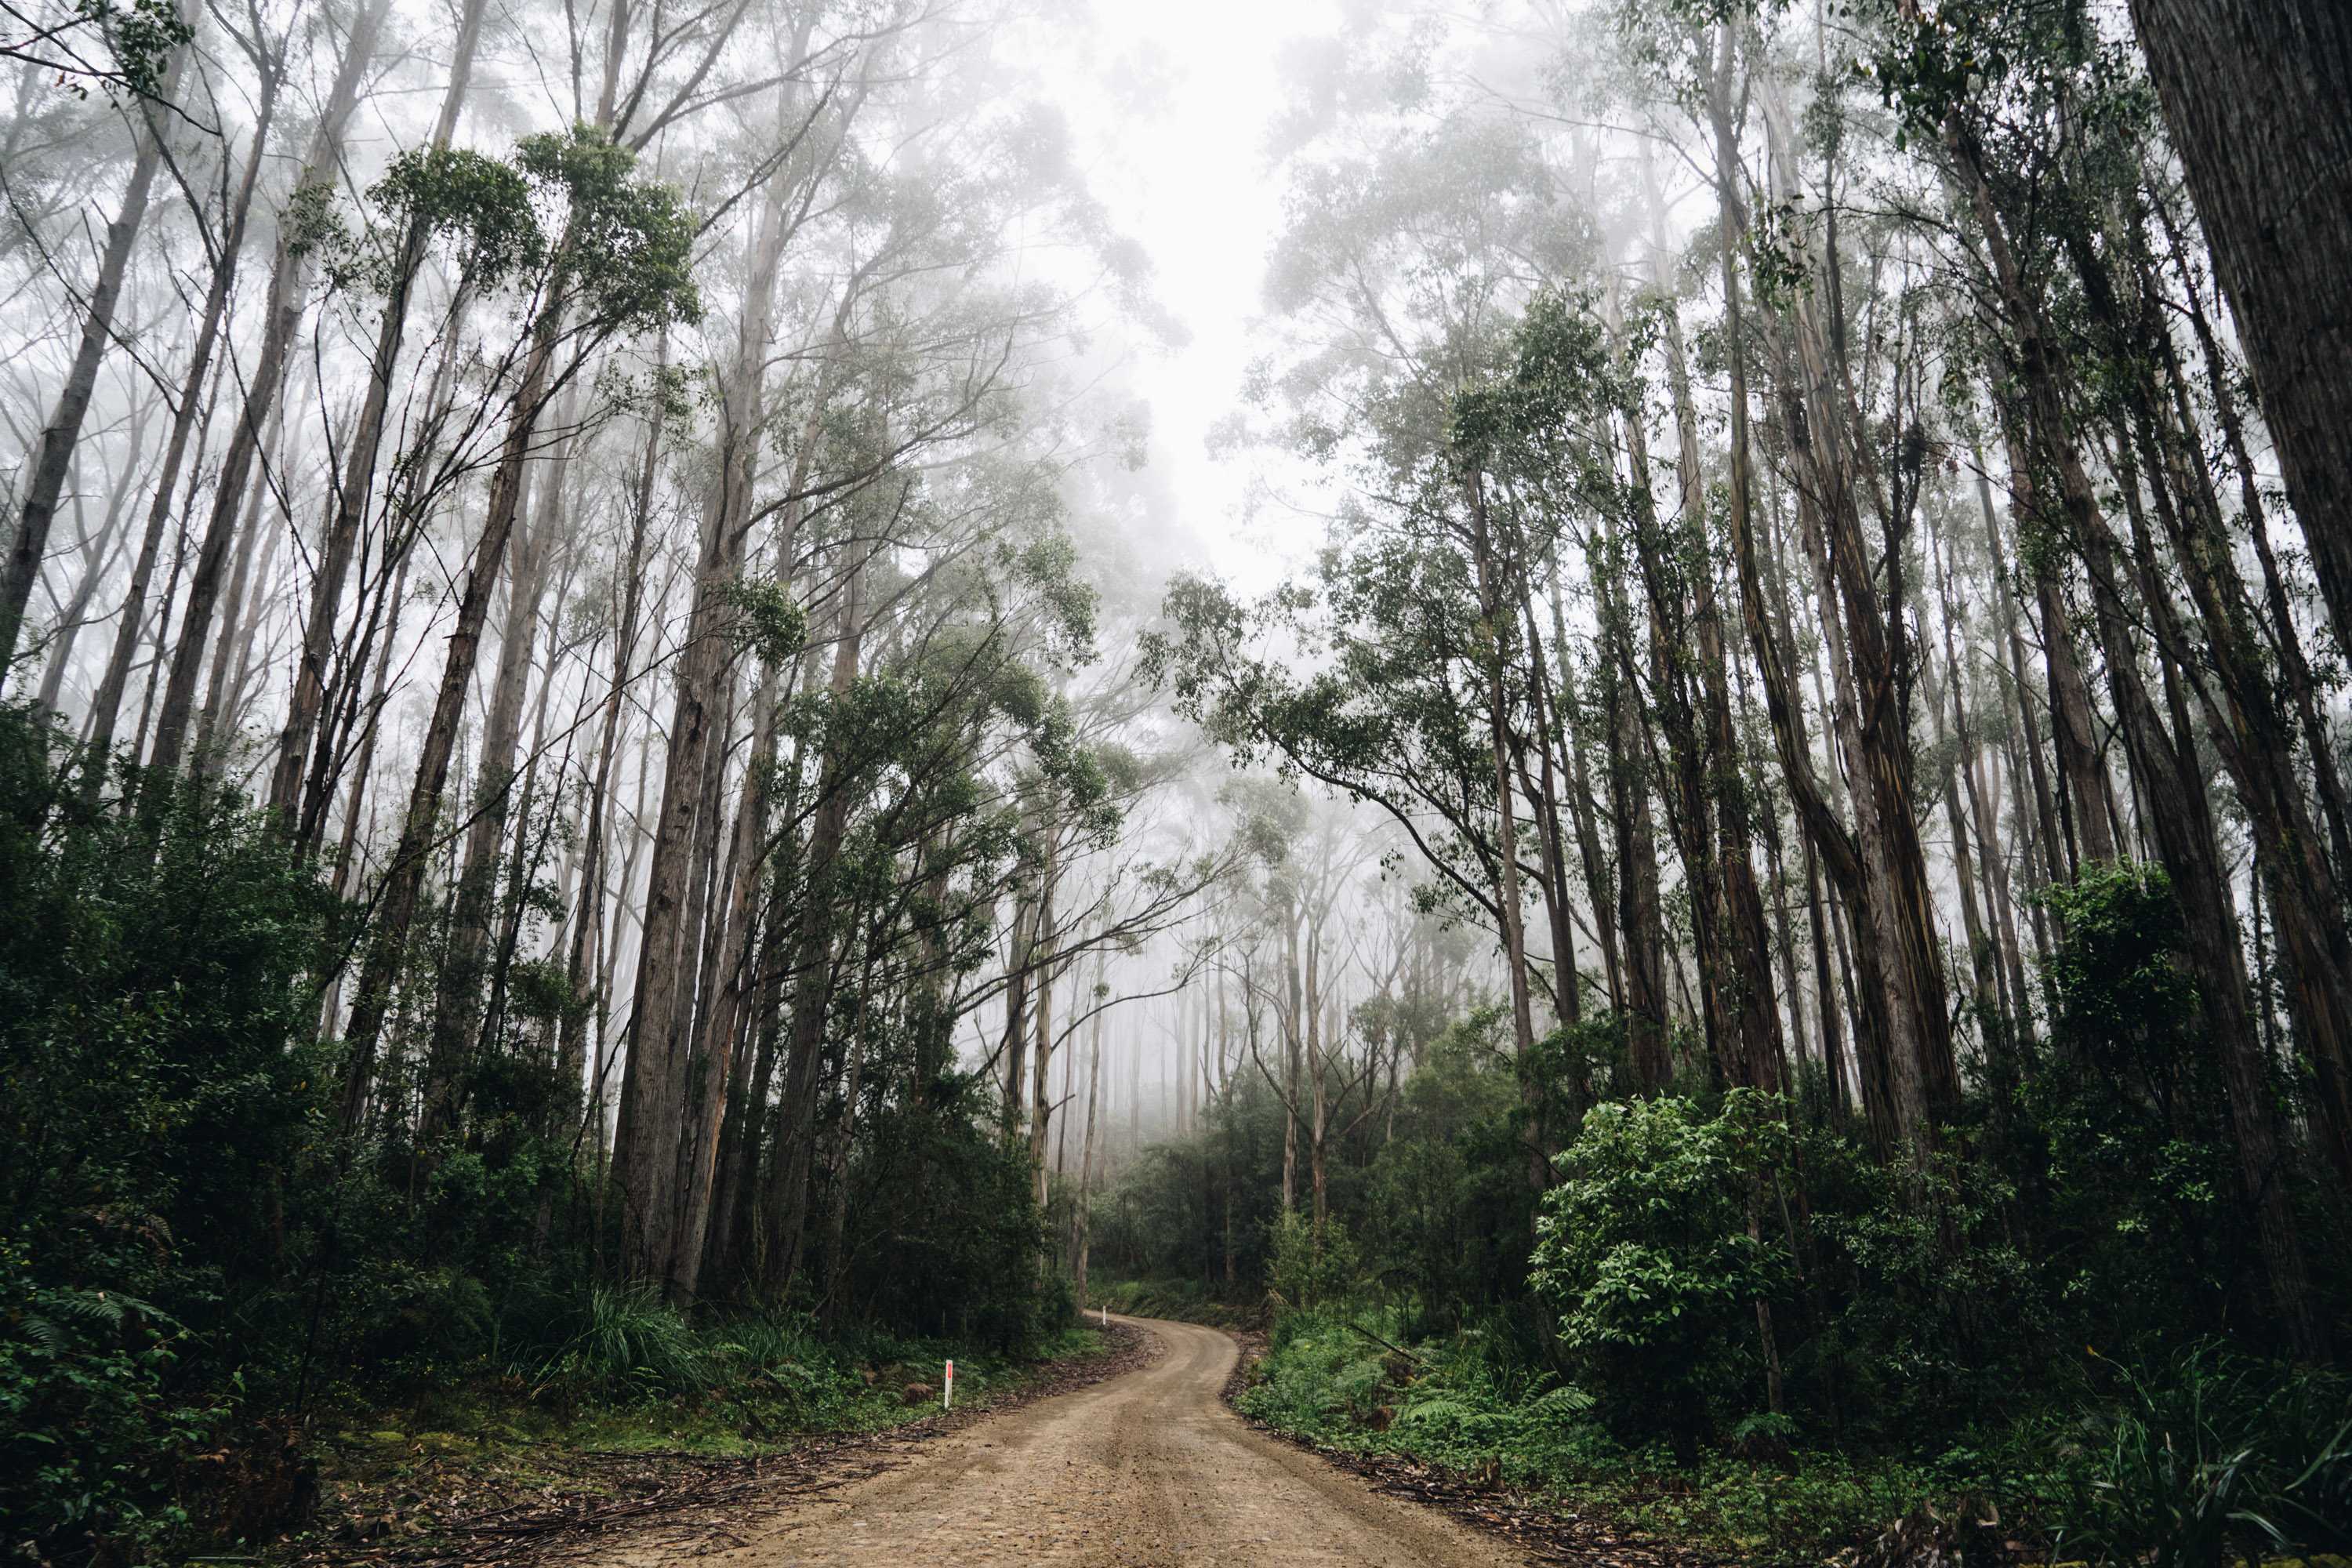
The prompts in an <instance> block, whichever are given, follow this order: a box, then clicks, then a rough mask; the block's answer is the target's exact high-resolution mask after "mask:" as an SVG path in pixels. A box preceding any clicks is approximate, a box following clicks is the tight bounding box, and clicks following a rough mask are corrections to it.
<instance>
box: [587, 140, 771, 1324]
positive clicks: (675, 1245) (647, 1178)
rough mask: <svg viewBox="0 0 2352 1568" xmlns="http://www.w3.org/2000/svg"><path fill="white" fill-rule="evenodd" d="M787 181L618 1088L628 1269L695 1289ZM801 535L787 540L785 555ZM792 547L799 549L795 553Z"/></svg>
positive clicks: (766, 209)
mask: <svg viewBox="0 0 2352 1568" xmlns="http://www.w3.org/2000/svg"><path fill="white" fill-rule="evenodd" d="M786 184H787V181H786V179H785V177H784V176H783V175H782V174H779V175H777V176H775V177H774V178H773V179H772V181H771V182H770V184H769V187H768V190H767V192H766V194H765V196H764V198H763V200H762V202H761V208H760V216H759V221H758V224H757V226H756V227H755V230H754V233H753V237H752V240H751V257H750V279H749V281H748V283H747V285H746V288H745V293H744V301H743V311H742V316H741V318H740V321H739V322H738V324H737V341H736V344H735V354H734V360H733V363H732V364H731V365H730V367H729V371H728V374H727V375H726V377H725V379H724V381H723V382H722V383H721V385H720V389H719V395H720V400H721V409H720V426H719V454H718V462H717V463H716V465H715V466H714V468H713V471H712V478H711V481H710V485H709V489H708V491H707V492H706V494H705V497H704V500H703V526H702V531H701V541H700V546H699V549H700V554H699V559H698V566H697V570H696V576H695V588H694V601H693V608H692V610H691V611H690V613H689V619H688V626H687V632H686V645H685V647H684V649H683V651H682V653H681V655H680V657H679V659H678V674H677V698H676V700H675V703H674V706H673V710H672V714H671V719H670V726H669V737H668V739H669V744H668V747H667V753H666V757H665V769H664V773H663V779H662V795H661V807H660V815H659V816H658V817H657V818H656V826H655V829H654V845H653V850H652V857H653V858H652V865H651V870H650V873H649V881H648V885H647V888H646V905H645V921H646V935H645V941H644V943H643V945H642V946H641V947H640V949H639V952H638V967H637V990H636V1008H635V1014H634V1016H633V1017H632V1020H631V1024H630V1031H629V1064H628V1069H627V1073H626V1076H625V1078H624V1079H623V1081H622V1088H621V1132H620V1137H619V1140H618V1142H616V1144H615V1147H614V1161H613V1173H614V1182H615V1183H616V1184H618V1185H619V1187H620V1188H621V1191H622V1194H623V1206H622V1211H621V1212H622V1243H621V1247H622V1258H623V1261H624V1266H625V1268H627V1269H628V1270H629V1272H630V1274H631V1277H632V1278H635V1279H642V1280H646V1281H650V1282H658V1283H660V1284H661V1285H662V1286H663V1288H664V1289H667V1290H668V1291H670V1292H672V1293H673V1295H674V1296H676V1297H677V1298H678V1299H686V1298H689V1297H691V1295H692V1293H693V1289H694V1284H695V1278H696V1275H697V1274H698V1272H699V1270H700V1267H701V1246H700V1241H699V1238H698V1237H696V1238H695V1240H694V1242H693V1244H692V1245H691V1246H688V1244H687V1239H686V1238H687V1237H688V1235H689V1234H690V1233H693V1232H695V1231H697V1230H698V1229H699V1226H696V1225H693V1224H690V1223H688V1215H687V1213H686V1211H687V1209H688V1208H689V1207H698V1206H699V1205H698V1203H697V1202H696V1200H695V1199H694V1198H693V1197H692V1196H691V1195H690V1194H688V1193H686V1192H683V1191H681V1190H679V1182H680V1181H681V1179H682V1178H681V1175H680V1173H679V1171H678V1168H677V1157H676V1156H677V1148H678V1142H677V1126H678V1123H677V1118H679V1117H680V1116H682V1115H683V1114H684V1113H685V1102H686V1100H687V1099H688V1083H687V1080H686V1074H687V1071H688V1058H689V1056H690V1055H691V1052H690V1049H689V1046H690V1041H689V1040H688V1020H687V1019H686V1018H685V1017H683V1016H682V1015H683V1014H685V1013H686V1012H687V1011H688V1009H689V1008H690V1007H691V1005H692V998H693V994H694V992H693V988H692V986H691V984H690V983H689V982H690V979H691V976H692V969H691V967H690V965H689V963H688V962H686V960H685V955H684V953H683V952H682V950H681V947H680V942H681V938H682V936H683V934H684V932H685V931H686V930H687V929H688V927H687V915H688V900H689V895H690V888H689V881H690V876H691V868H692V864H693V857H692V854H691V850H692V848H693V847H694V844H695V835H696V827H697V823H698V821H702V820H706V819H707V815H708V814H706V813H705V812H704V811H703V810H702V805H703V800H704V796H705V795H706V794H707V792H708V789H709V784H710V783H711V782H712V781H711V779H710V777H709V773H710V769H711V762H712V753H713V747H714V744H715V743H716V740H717V738H718V735H719V731H720V729H721V728H722V727H723V721H721V719H720V712H721V710H722V709H723V708H724V707H725V706H726V705H727V700H726V696H725V693H724V691H723V688H724V687H726V686H727V685H729V684H730V682H731V679H732V673H733V666H734V662H735V650H734V648H733V647H732V646H731V644H730V638H729V637H728V635H727V630H728V622H729V617H730V599H729V597H728V595H729V590H730V588H731V586H732V585H733V584H734V582H735V580H736V578H737V577H738V576H739V575H740V571H741V565H742V561H743V552H744V541H745V534H746V531H748V529H749V527H750V519H751V501H752V487H753V480H754V477H755V474H756V471H757V468H758V464H759V458H760V454H761V450H762V449H763V447H764V437H765V434H766V425H767V415H766V409H767V376H768V363H767V360H768V349H769V344H770V343H771V342H772V340H773V338H774V336H775V283H776V274H777V270H778V267H779V264H780V262H781V259H782V250H783V245H784V240H785V237H786V233H787V230H786V228H785V225H784V221H783V218H784V200H785V195H786V190H785V187H786ZM791 548H792V546H791V544H790V542H786V544H785V545H784V549H785V551H786V552H789V551H790V550H791ZM787 558H789V557H787Z"/></svg>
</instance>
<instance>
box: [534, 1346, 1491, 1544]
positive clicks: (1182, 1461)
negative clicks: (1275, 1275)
mask: <svg viewBox="0 0 2352 1568" xmlns="http://www.w3.org/2000/svg"><path fill="white" fill-rule="evenodd" d="M1114 1323H1115V1326H1122V1327H1130V1328H1132V1329H1135V1330H1140V1331H1143V1332H1144V1333H1146V1334H1148V1335H1149V1337H1150V1341H1151V1342H1152V1343H1153V1344H1154V1346H1155V1347H1156V1348H1157V1350H1158V1352H1159V1353H1157V1354H1156V1355H1153V1356H1152V1357H1151V1358H1150V1359H1149V1360H1148V1361H1147V1362H1145V1363H1143V1364H1140V1365H1138V1366H1134V1367H1133V1368H1132V1369H1131V1370H1129V1371H1128V1372H1127V1373H1125V1374H1124V1375H1120V1376H1117V1377H1113V1378H1109V1379H1107V1380H1105V1381H1102V1382H1099V1383H1096V1384H1091V1385H1089V1386H1087V1387H1084V1388H1082V1389H1080V1390H1078V1391H1077V1392H1075V1393H1072V1394H1067V1395H1066V1396H1064V1397H1059V1398H1055V1399H1051V1400H1041V1401H1038V1402H1035V1403H1032V1404H1028V1405H1024V1407H1022V1408H1020V1409H1017V1410H1014V1411H1012V1412H1010V1413H1006V1414H1000V1415H994V1416H992V1417H991V1418H990V1419H987V1420H985V1421H980V1422H976V1423H974V1424H973V1425H971V1426H967V1427H963V1428H961V1429H954V1430H943V1431H937V1432H930V1433H924V1434H921V1435H919V1436H917V1435H913V1434H911V1433H900V1434H893V1435H892V1438H891V1440H890V1441H889V1442H888V1444H887V1446H881V1447H875V1448H869V1449H866V1450H865V1451H863V1452H861V1453H860V1454H858V1455H856V1457H855V1458H853V1459H852V1460H851V1462H850V1463H848V1464H846V1465H844V1466H841V1467H839V1468H824V1467H822V1466H820V1467H819V1468H821V1469H824V1474H823V1476H822V1477H821V1478H815V1479H807V1480H803V1479H802V1478H800V1477H797V1476H796V1477H794V1478H793V1479H791V1480H790V1481H789V1482H788V1483H787V1484H785V1485H782V1486H780V1487H778V1488H776V1489H774V1490H773V1491H772V1492H771V1493H769V1494H767V1495H766V1496H764V1497H761V1498H759V1499H757V1500H756V1501H755V1500H753V1499H752V1498H751V1497H750V1496H748V1495H747V1497H746V1498H745V1501H746V1502H747V1503H751V1504H752V1505H753V1506H751V1507H748V1508H746V1509H744V1510H740V1511H737V1510H733V1509H732V1508H730V1507H727V1506H722V1507H719V1508H716V1509H713V1510H710V1511H709V1513H707V1514H705V1515H704V1516H703V1517H702V1518H700V1519H698V1520H697V1521H692V1525H691V1527H688V1521H685V1520H683V1519H679V1520H675V1521H667V1523H666V1525H665V1528H663V1529H662V1530H660V1531H657V1532H655V1533H652V1534H648V1535H645V1536H641V1537H638V1538H635V1539H630V1540H615V1541H613V1542H610V1543H609V1545H608V1547H607V1549H606V1550H604V1551H603V1552H597V1553H593V1554H586V1555H583V1558H582V1559H581V1560H582V1561H585V1562H588V1563H593V1564H595V1565H596V1568H656V1565H662V1564H668V1563H678V1562H681V1561H684V1560H687V1559H694V1560H696V1561H708V1562H709V1563H712V1564H713V1565H714V1568H783V1565H784V1564H793V1565H800V1564H811V1565H814V1564H827V1565H838V1568H881V1565H884V1564H888V1565H892V1568H896V1565H898V1564H904V1563H924V1562H931V1563H954V1564H957V1565H959V1568H961V1565H964V1564H978V1565H982V1568H989V1565H996V1564H1009V1563H1070V1564H1087V1565H1090V1568H1156V1565H1158V1564H1163V1563H1202V1564H1212V1563H1213V1564H1230V1565H1235V1568H1238V1565H1240V1564H1259V1563H1265V1564H1285V1565H1287V1564H1292V1563H1299V1564H1328V1565H1334V1568H1336V1565H1340V1564H1347V1565H1350V1568H1355V1565H1364V1568H1407V1565H1412V1568H1491V1565H1496V1564H1503V1563H1525V1562H1528V1561H1529V1554H1528V1552H1526V1551H1525V1550H1523V1549H1521V1548H1518V1547H1515V1546H1514V1545H1513V1544H1511V1543H1509V1542H1506V1541H1503V1540H1499V1539H1496V1538H1495V1537H1494V1536H1491V1535H1488V1534H1486V1533H1483V1532H1481V1531H1476V1530H1473V1529H1470V1528H1468V1527H1467V1526H1465V1524H1463V1523H1461V1522H1460V1521H1457V1520H1455V1519H1454V1518H1451V1517H1449V1516H1448V1515H1447V1514H1446V1513H1444V1512H1442V1511H1437V1510H1431V1509H1428V1508H1425V1507H1423V1506H1420V1505H1419V1504H1418V1503H1417V1502H1414V1501H1407V1500H1402V1499H1400V1498H1397V1497H1394V1496H1391V1495H1386V1494H1385V1493H1384V1492H1383V1490H1382V1489H1379V1488H1376V1487H1375V1486H1373V1485H1371V1484H1368V1483H1367V1482H1366V1481H1365V1480H1363V1479H1359V1478H1358V1477H1356V1476H1354V1475H1350V1474H1349V1473H1347V1472H1346V1471H1343V1470H1339V1469H1335V1468H1332V1467H1331V1466H1329V1465H1328V1464H1326V1463H1324V1462H1323V1460H1321V1459H1320V1458H1316V1457H1314V1456H1313V1455H1311V1454H1308V1453H1306V1452H1303V1451H1301V1450H1300V1449H1298V1448H1297V1447H1293V1446H1291V1445H1288V1444H1285V1443H1281V1442H1278V1441H1276V1440H1275V1439H1274V1438H1272V1437H1269V1436H1265V1435H1264V1434H1262V1433H1260V1432H1258V1431H1257V1430H1255V1428H1253V1427H1251V1426H1248V1425H1247V1424H1246V1423H1244V1421H1243V1420H1242V1419H1241V1418H1240V1417H1239V1416H1238V1415H1234V1412H1233V1411H1232V1410H1231V1409H1230V1408H1229V1407H1228V1406H1227V1405H1225V1403H1224V1401H1223V1392H1224V1389H1225V1387H1226V1384H1228V1382H1229V1381H1230V1380H1231V1379H1232V1377H1233V1375H1234V1369H1235V1367H1236V1365H1237V1364H1238V1361H1239V1356H1240V1347H1239V1345H1238V1344H1237V1343H1236V1342H1235V1341H1234V1338H1233V1337H1232V1336H1231V1335H1229V1334H1226V1333H1224V1332H1222V1331H1218V1330H1215V1329H1209V1328H1202V1327H1199V1326H1197V1325H1193V1324H1189V1323H1177V1322H1167V1321H1149V1322H1144V1321H1133V1320H1114ZM721 1501H722V1503H725V1502H727V1501H729V1500H721ZM697 1531H699V1533H697Z"/></svg>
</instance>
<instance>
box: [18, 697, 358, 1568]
mask: <svg viewBox="0 0 2352 1568" xmlns="http://www.w3.org/2000/svg"><path fill="white" fill-rule="evenodd" d="M70 761H71V753H70V752H69V751H68V749H67V748H66V747H65V745H64V742H63V741H62V738H61V737H59V736H58V734H57V733H56V732H55V731H53V730H52V729H51V728H50V727H49V724H48V721H47V720H45V719H42V718H38V717H36V716H34V715H31V714H28V713H27V712H26V711H25V710H21V709H16V708H8V709H0V1411H5V1419H0V1521H5V1525H0V1528H5V1531H7V1538H8V1539H10V1540H12V1541H24V1540H33V1541H37V1542H49V1543H53V1544H56V1545H58V1546H61V1547H62V1546H69V1545H70V1544H71V1543H73V1542H76V1541H83V1540H92V1539H96V1540H104V1541H110V1542H115V1543H116V1548H115V1549H117V1550H120V1551H124V1552H135V1551H139V1550H143V1549H146V1548H148V1547H150V1546H152V1544H153V1543H155V1542H159V1541H161V1540H163V1539H164V1538H166V1537H168V1535H169V1534H170V1533H171V1532H172V1531H173V1530H174V1529H176V1528H177V1526H178V1524H179V1523H180V1521H181V1518H182V1516H181V1514H180V1512H179V1511H178V1510H179V1505H178V1500H177V1497H176V1490H177V1480H178V1478H179V1471H180V1469H181V1468H182V1466H183V1465H184V1462H185V1461H186V1459H187V1458H188V1457H189V1456H190V1455H191V1454H192V1453H193V1452H194V1451H195V1449H196V1447H197V1446H198V1445H200V1444H201V1443H202V1442H204V1441H205V1439H206V1438H207V1436H209V1435H211V1434H212V1433H213V1432H215V1430H216V1429H217V1428H218V1427H219V1426H221V1424H222V1423H223V1422H224V1421H225V1420H226V1417H227V1415H228V1413H229V1407H230V1406H231V1405H233V1404H234V1402H235V1386H234V1382H233V1379H232V1378H231V1377H230V1376H229V1375H228V1373H229V1371H230V1368H231V1367H233V1365H234V1363H233V1362H231V1363H228V1364H227V1365H224V1363H223V1362H222V1361H221V1359H220V1358H219V1355H218V1352H219V1350H220V1348H221V1347H220V1346H219V1345H217V1344H216V1343H215V1342H213V1341H212V1339H211V1335H212V1333H213V1331H215V1330H216V1329H217V1328H218V1327H219V1326H220V1325H221V1324H223V1323H224V1322H225V1321H226V1319H227V1318H228V1317H229V1316H230V1315H231V1314H232V1313H233V1312H235V1311H236V1310H237V1308H238V1306H239V1304H240V1301H239V1290H240V1288H241V1286H242V1285H243V1284H244V1282H246V1281H248V1280H251V1279H255V1278H267V1277H268V1276H269V1275H270V1274H271V1273H272V1272H274V1271H276V1270H278V1269H279V1268H282V1267H283V1265H284V1253H283V1241H282V1237H281V1236H280V1235H279V1234H278V1232H277V1231H276V1230H275V1229H274V1227H273V1226H272V1224H271V1221H272V1219H273V1217H275V1216H276V1215H278V1214H280V1213H281V1212H282V1209H281V1207H280V1205H282V1204H283V1202H284V1200H285V1194H286V1192H287V1188H288V1184H289V1178H290V1177H291V1174H292V1173H293V1170H294V1168H295V1166H296V1164H297V1163H298V1161H299V1158H300V1151H301V1149H302V1147H303V1145H304V1143H305V1142H307V1141H309V1140H310V1139H313V1138H315V1136H316V1132H317V1126H318V1122H317V1120H316V1118H317V1112H318V1106H319V1098H320V1096H319V1088H318V1086H319V1083H320V1069H321V1068H322V1067H323V1066H324V1063H323V1062H322V1061H321V1060H320V1055H319V1053H318V1052H317V1051H316V1049H315V1048H314V1047H310V1045H309V1044H308V1043H307V1042H306V1041H305V1040H304V1038H303V1036H304V1032H305V1027H306V1024H307V1020H308V1019H309V1018H310V1016H311V1012H312V1004H311V1000H310V993H309V991H308V990H307V988H306V987H305V986H304V985H303V984H301V983H300V980H299V976H300V975H301V974H302V973H303V970H304V969H305V967H306V965H307V963H308V962H309V960H310V957H311V955H312V953H313V952H315V950H316V943H317V942H318V940H319V938H320V933H321V931H323V929H324V920H325V915H326V911H327V908H328V905H327V900H325V899H324V897H323V896H322V895H321V894H320V890H319V889H317V888H316V886H315V885H313V884H312V883H310V881H309V880H308V879H305V878H303V877H301V876H299V875H298V874H296V873H295V872H293V871H291V870H290V869H289V868H288V866H287V864H286V860H285V857H284V855H283V853H282V851H280V850H279V849H278V847H277V846H276V844H275V842H274V841H273V840H272V838H271V837H270V836H269V834H268V831H267V830H266V828H265V826H264V825H263V824H262V823H261V822H260V821H259V820H258V819H257V818H256V817H255V816H252V815H251V814H249V813H248V812H247V811H246V810H245V809H244V808H243V807H242V805H241V804H240V803H238V802H236V800H235V799H233V798H232V797H231V795H229V794H228V793H226V791H222V790H219V789H217V788H215V787H214V786H212V785H209V784H187V785H173V784H169V783H167V782H166V781H160V780H158V781H151V782H150V784H149V788H150V791H151V793H150V795H149V796H148V799H149V800H150V801H151V802H152V809H151V810H150V811H149V812H148V813H147V814H145V815H139V814H128V813H115V812H111V811H92V810H90V809H89V808H86V807H85V806H84V805H82V803H81V799H80V795H79V791H78V790H77V789H75V788H74V787H73V770H72V769H71V768H70V767H69V766H68V767H60V766H58V763H60V762H68V763H69V762H70Z"/></svg>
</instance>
